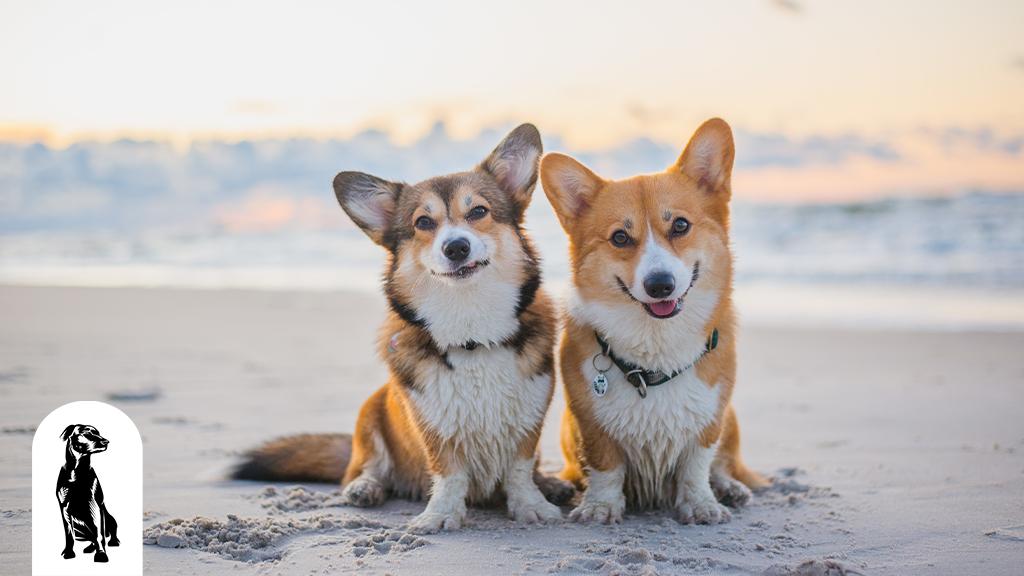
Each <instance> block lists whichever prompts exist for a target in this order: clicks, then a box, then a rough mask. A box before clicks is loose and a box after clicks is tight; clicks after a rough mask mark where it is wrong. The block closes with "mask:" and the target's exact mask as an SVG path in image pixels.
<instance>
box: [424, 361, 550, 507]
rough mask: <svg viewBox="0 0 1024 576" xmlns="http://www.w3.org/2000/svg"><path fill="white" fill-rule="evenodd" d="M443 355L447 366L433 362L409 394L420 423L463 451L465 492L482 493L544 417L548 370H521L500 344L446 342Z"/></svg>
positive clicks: (497, 478) (500, 475) (484, 494)
mask: <svg viewBox="0 0 1024 576" xmlns="http://www.w3.org/2000/svg"><path fill="white" fill-rule="evenodd" d="M448 358H449V361H450V362H451V365H452V367H453V369H451V370H449V369H447V368H443V367H439V368H438V370H437V371H436V372H434V373H433V374H432V375H430V376H429V377H428V378H425V379H423V380H422V381H421V382H422V384H421V386H422V388H421V390H420V391H417V392H413V393H412V394H410V399H411V400H412V402H413V404H414V405H415V407H416V410H417V411H418V413H419V417H420V420H421V421H422V423H423V424H424V425H426V426H427V427H429V428H430V430H431V432H432V433H434V434H437V435H438V436H440V437H441V438H442V439H444V440H445V441H449V442H451V443H453V444H455V445H456V446H457V447H458V451H459V452H460V453H461V454H463V455H464V461H463V462H462V464H463V465H464V466H465V468H466V470H467V472H468V473H469V477H470V491H471V496H472V497H474V498H486V497H487V496H488V495H489V494H490V492H491V491H492V490H493V489H494V486H495V485H496V484H497V483H498V482H499V481H501V480H503V479H504V476H505V473H506V471H507V470H508V469H509V466H510V465H511V464H512V462H513V461H514V459H515V456H516V453H517V451H518V449H519V445H520V443H521V442H522V441H523V439H524V438H526V437H527V435H529V434H530V433H532V432H533V431H534V430H536V429H537V427H538V426H540V424H541V422H542V420H543V419H544V413H545V412H546V410H547V404H548V397H549V394H550V393H551V387H552V386H553V382H552V380H551V374H541V375H538V376H533V377H530V376H528V375H524V374H522V373H521V372H520V371H519V368H518V366H517V361H516V355H515V353H514V352H513V351H512V350H510V349H508V348H504V347H500V346H492V347H491V348H490V349H487V348H485V347H483V346H480V347H478V348H477V349H475V350H465V349H461V348H452V349H450V350H449V352H448Z"/></svg>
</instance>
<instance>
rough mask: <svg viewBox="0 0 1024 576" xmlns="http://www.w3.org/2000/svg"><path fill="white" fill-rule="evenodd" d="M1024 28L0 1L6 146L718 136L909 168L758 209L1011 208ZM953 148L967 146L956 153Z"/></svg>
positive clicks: (874, 15)
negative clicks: (827, 150) (841, 197)
mask: <svg viewBox="0 0 1024 576" xmlns="http://www.w3.org/2000/svg"><path fill="white" fill-rule="evenodd" d="M161 6H162V7H161ZM1022 30H1024V2H1020V1H1017V0H970V1H935V0H932V1H899V2H892V1H891V0H889V1H876V0H861V1H857V2H853V1H849V0H846V1H841V0H830V1H817V0H814V1H811V0H775V1H769V0H736V1H732V0H728V1H704V2H686V1H642V0H641V1H634V2H628V3H627V2H600V1H593V0H592V1H587V2H557V1H539V2H534V1H519V2H505V3H494V4H488V3H483V2H479V1H447V2H358V3H356V2H351V3H349V2H333V1H324V2H303V1H289V2H253V1H250V2H216V1H210V0H205V1H202V2H192V1H178V2H174V3H172V4H163V5H158V4H154V3H143V2H52V1H34V2H11V1H4V0H0V83H2V87H0V140H14V141H33V140H42V141H45V142H47V143H49V144H51V145H58V146H60V145H66V144H67V143H69V142H72V141H75V140H79V139H87V138H88V139H99V140H111V139H116V138H121V137H129V138H136V139H157V140H170V141H173V142H175V143H176V145H179V146H180V145H187V143H188V142H190V141H193V140H197V139H198V140H204V139H213V138H216V139H227V140H240V139H251V138H265V137H291V136H312V137H317V138H327V137H340V138H345V137H350V136H352V135H353V134H355V133H357V132H359V131H362V130H365V129H367V128H376V129H381V130H384V131H387V132H388V133H389V134H390V135H391V138H392V139H393V140H394V141H396V142H410V141H413V140H416V139H418V138H420V137H422V136H423V135H424V134H426V133H427V132H428V131H429V129H430V127H431V126H432V125H433V124H434V123H435V122H436V121H438V120H443V121H444V122H445V124H446V126H447V128H448V130H449V132H450V133H451V134H452V135H453V137H456V138H470V137H472V136H474V135H476V134H477V133H478V132H479V131H480V130H481V129H482V128H485V127H489V126H506V125H509V124H511V123H514V122H521V121H532V122H534V123H535V124H537V125H538V127H539V128H540V129H541V131H542V132H543V133H545V134H554V135H558V136H559V137H561V139H562V141H563V142H564V145H565V146H566V147H570V148H573V149H579V150H599V149H603V148H607V147H610V146H614V145H617V144H621V143H623V142H626V141H628V140H631V139H634V138H638V137H647V138H650V139H652V140H655V141H657V142H663V143H668V144H673V145H677V146H679V147H680V149H681V147H682V146H683V145H684V144H685V142H686V140H687V139H688V137H689V136H690V134H692V132H693V130H694V128H695V127H696V126H697V125H698V124H699V123H700V122H701V121H702V120H704V119H706V118H708V117H711V116H721V117H723V118H725V119H727V120H728V121H729V122H730V123H731V124H732V125H733V127H734V128H735V129H737V130H743V131H747V132H750V133H756V134H774V135H781V136H783V137H785V138H790V139H795V140H802V139H807V138H813V137H826V138H836V137H841V136H843V135H855V136H857V137H860V138H864V139H866V140H868V141H878V142H883V143H886V144H887V145H891V146H893V147H895V148H896V149H897V150H899V151H900V153H901V160H902V161H901V162H898V163H893V162H890V163H888V164H886V163H885V162H878V161H875V160H871V159H867V160H864V159H860V160H858V159H851V160H850V162H852V163H846V164H844V165H843V166H834V165H833V166H831V167H829V166H824V167H817V168H814V167H811V168H813V169H811V168H808V169H801V171H800V174H799V175H798V177H796V176H795V175H794V174H795V173H794V172H793V171H792V170H789V171H787V169H786V168H785V167H783V168H778V167H774V168H770V169H768V168H766V169H763V170H754V169H751V170H750V171H748V172H747V173H746V176H743V175H740V176H741V177H746V178H753V179H754V183H755V184H756V185H757V186H758V188H757V190H758V192H757V193H758V194H762V195H767V196H772V195H786V193H787V192H786V191H787V190H788V191H789V193H790V195H793V194H794V193H793V190H795V189H800V187H801V186H805V187H807V188H808V189H812V188H815V187H817V186H819V185H820V182H821V181H822V179H824V181H831V182H833V183H834V184H835V185H836V187H837V189H842V188H844V187H846V188H849V189H851V190H864V189H865V187H867V188H872V187H874V188H875V189H877V190H882V189H884V190H898V189H901V187H907V186H909V187H914V186H917V187H925V188H928V187H937V188H942V187H949V186H953V187H956V186H970V185H975V184H977V185H984V186H989V187H995V188H1008V187H1009V188H1012V187H1016V186H1024V164H1022V159H1024V155H1022V152H1021V150H1020V148H1021V147H1020V144H1019V142H1020V141H1021V140H1020V139H1021V137H1022V135H1024V104H1022V103H1024V33H1022ZM949 134H954V135H961V136H962V135H963V134H966V135H967V136H966V137H961V138H960V139H959V140H957V141H956V142H954V144H953V146H954V148H955V147H956V146H960V148H962V150H961V152H956V151H955V150H954V153H951V152H950V149H951V148H950V144H949ZM955 139H956V138H954V140H955ZM993 142H994V144H993ZM993 150H994V151H993ZM740 153H741V154H742V150H741V151H740ZM951 154H952V155H951ZM857 162H860V163H861V164H858V163H857ZM844 174H845V180H843V181H842V182H840V181H839V180H837V179H839V178H843V177H844ZM800 178H803V179H805V180H806V182H804V184H801V183H800V182H801V181H800ZM950 179H952V183H950ZM740 181H741V182H742V178H741V179H740ZM840 184H841V185H840ZM837 194H839V192H837ZM797 195H799V194H797Z"/></svg>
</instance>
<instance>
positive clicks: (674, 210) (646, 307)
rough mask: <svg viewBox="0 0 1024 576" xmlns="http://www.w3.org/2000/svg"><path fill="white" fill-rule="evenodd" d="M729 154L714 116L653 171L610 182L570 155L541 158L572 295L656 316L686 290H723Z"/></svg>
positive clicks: (672, 311)
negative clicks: (665, 165) (562, 234)
mask: <svg viewBox="0 0 1024 576" xmlns="http://www.w3.org/2000/svg"><path fill="white" fill-rule="evenodd" d="M733 156H734V148H733V139H732V131H731V130H730V129H729V125H728V124H726V123H725V122H724V121H723V120H720V119H717V118H714V119H711V120H708V121H707V122H705V123H704V124H703V125H701V127H700V128H698V129H697V131H696V133H694V135H693V137H692V138H691V139H690V142H689V143H688V144H687V146H686V149H685V150H684V151H683V153H682V155H681V156H680V157H679V160H678V161H677V162H676V164H675V165H674V166H672V167H670V168H669V169H668V170H666V171H665V172H663V173H660V174H653V175H644V176H636V177H633V178H630V179H627V180H621V181H611V180H605V179H602V178H600V177H598V176H597V175H596V174H594V173H593V172H591V171H590V170H589V169H587V168H586V167H585V166H583V165H582V164H580V163H579V162H577V161H576V160H574V159H572V158H570V157H568V156H565V155H562V154H548V155H547V156H545V157H544V160H543V162H542V163H541V182H542V185H543V187H544V192H545V194H547V197H548V199H549V200H550V201H551V204H552V206H553V207H554V209H555V212H556V213H557V214H558V218H559V221H560V222H561V224H562V227H563V228H564V229H565V231H566V233H567V234H568V235H569V239H570V242H571V257H572V264H573V279H574V285H575V289H576V291H577V293H578V295H579V297H580V298H582V299H583V300H584V301H586V302H589V303H597V304H599V305H602V306H604V307H605V308H606V309H616V310H619V311H624V310H630V311H633V312H635V313H636V314H639V315H640V316H641V317H643V318H649V319H654V320H650V321H652V322H656V323H660V322H664V321H668V320H669V319H671V318H675V317H677V316H679V315H680V313H681V312H682V310H683V309H684V303H685V302H687V298H688V296H689V297H692V296H693V295H694V292H697V291H704V292H705V293H707V292H709V291H710V292H712V293H716V294H718V295H719V296H720V294H721V292H722V291H725V290H728V288H729V286H730V284H731V274H732V264H731V257H730V254H729V245H728V220H729V205H728V204H729V197H730V195H731V188H730V176H731V172H732V163H733ZM713 295H714V294H712V296H713ZM705 300H706V301H707V302H706V303H710V300H711V298H705ZM619 317H620V318H621V316H619ZM641 322H642V323H648V321H647V320H643V321H641Z"/></svg>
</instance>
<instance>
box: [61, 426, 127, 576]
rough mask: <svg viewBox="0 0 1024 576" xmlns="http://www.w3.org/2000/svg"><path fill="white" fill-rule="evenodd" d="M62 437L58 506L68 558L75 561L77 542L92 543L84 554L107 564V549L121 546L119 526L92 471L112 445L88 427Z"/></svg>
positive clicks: (71, 428) (71, 430)
mask: <svg viewBox="0 0 1024 576" xmlns="http://www.w3.org/2000/svg"><path fill="white" fill-rule="evenodd" d="M60 437H61V438H62V439H63V440H65V441H66V442H67V448H66V450H65V451H64V466H63V467H62V468H61V469H60V475H59V476H58V477H57V502H59V503H60V515H61V518H62V519H63V520H64V552H62V553H61V555H62V556H64V558H74V557H75V550H74V547H75V540H81V541H84V542H89V543H90V544H89V545H88V546H86V548H85V550H83V551H82V552H84V553H86V554H88V553H90V552H94V551H95V552H96V557H95V558H93V560H94V561H95V562H106V561H107V546H108V545H109V546H118V545H120V544H121V542H120V541H119V540H118V539H117V522H115V521H114V517H113V516H111V515H110V513H109V512H107V507H106V505H105V504H104V503H103V488H101V487H100V479H99V478H97V477H96V472H95V471H93V469H92V455H93V454H95V453H97V452H103V451H104V450H106V449H107V445H108V444H110V442H109V441H107V439H106V438H104V437H103V436H100V433H99V431H98V430H96V428H95V427H93V426H89V425H88V424H72V425H71V426H68V427H67V428H65V429H64V432H62V433H61V435H60Z"/></svg>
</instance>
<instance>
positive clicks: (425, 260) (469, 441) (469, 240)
mask: <svg viewBox="0 0 1024 576" xmlns="http://www.w3.org/2000/svg"><path fill="white" fill-rule="evenodd" d="M541 151H542V147H541V139H540V134H539V133H538V132H537V129H536V128H535V127H534V126H533V125H531V124H523V125H522V126H519V127H518V128H516V129H515V130H513V131H512V132H511V133H510V134H509V135H508V136H507V137H506V138H505V139H504V140H503V141H502V142H501V144H499V145H498V147H497V148H496V149H495V150H494V152H492V153H491V155H490V156H488V157H487V159H485V160H484V161H483V162H482V163H481V164H480V165H478V166H477V167H476V168H474V169H473V170H470V171H468V172H459V173H456V174H450V175H447V176H440V177H437V178H431V179H429V180H425V181H423V182H420V183H418V184H413V185H408V184H403V183H398V182H389V181H387V180H384V179H381V178H378V177H376V176H370V175H369V174H364V173H362V172H342V173H340V174H338V175H337V177H335V179H334V191H335V194H336V195H337V198H338V202H339V203H340V204H341V207H342V208H343V209H344V210H345V212H346V213H347V214H348V215H349V217H350V218H351V219H352V221H353V222H355V223H356V224H357V225H358V226H359V227H360V228H361V229H362V230H363V231H364V232H365V233H366V234H367V235H368V236H369V237H370V238H371V239H372V240H373V241H374V242H376V243H377V244H380V245H381V246H383V247H384V248H386V249H387V251H388V254H389V259H388V263H387V271H386V273H385V280H384V292H385V295H386V296H387V300H388V304H389V305H390V309H389V310H388V312H387V316H386V318H385V321H384V325H383V327H382V329H381V332H380V339H379V352H380V354H381V356H382V357H383V359H384V361H385V362H386V363H387V365H388V369H389V372H390V378H389V380H388V382H387V384H385V385H384V386H383V387H382V388H380V389H379V390H378V391H377V392H376V393H375V394H373V395H372V396H371V397H370V398H369V400H367V401H366V403H365V404H364V405H363V407H362V409H361V410H360V412H359V418H358V421H357V423H356V430H355V434H354V436H353V437H351V438H349V437H348V436H343V435H335V436H311V435H305V436H298V437H293V438H286V439H283V440H279V441H277V442H275V443H272V444H270V445H268V446H265V447H264V448H262V449H260V450H257V451H255V452H252V453H250V455H249V460H248V461H247V462H246V463H245V464H243V465H242V466H241V467H240V468H238V469H237V471H236V473H235V477H236V478H248V479H260V480H324V479H329V478H333V479H337V478H339V477H341V473H342V471H344V477H343V478H342V485H343V486H344V490H343V496H344V499H345V500H346V501H347V502H348V503H349V504H352V505H355V506H377V505H380V504H382V503H384V501H385V500H386V499H387V498H388V496H389V495H394V496H398V497H405V498H412V499H418V498H420V497H422V496H424V495H427V494H429V502H428V503H427V507H426V509H425V510H424V511H423V513H422V514H420V515H419V516H418V517H417V518H416V519H415V520H414V521H413V523H412V530H413V531H416V532H420V533H433V532H438V531H440V530H455V529H458V528H459V527H460V525H461V524H462V523H463V521H464V519H465V515H466V504H467V501H469V502H470V503H485V502H490V501H492V499H493V498H494V497H495V496H498V497H499V499H500V496H501V495H504V496H506V497H507V498H506V501H507V505H508V512H509V515H510V516H511V517H513V518H514V519H516V520H519V521H525V522H538V521H541V522H550V521H557V520H560V519H561V518H562V516H561V511H560V510H559V509H558V507H557V506H555V505H554V504H552V503H550V502H548V500H547V499H545V496H544V495H543V494H542V492H541V490H540V489H538V483H539V484H541V485H542V486H543V487H544V488H545V490H546V491H547V492H548V493H549V496H551V497H552V499H561V500H566V501H567V500H568V498H570V497H571V496H572V495H573V493H574V490H573V487H572V486H571V485H570V484H568V483H567V482H563V481H560V480H558V479H555V478H546V477H542V476H540V475H539V474H537V473H536V468H537V442H538V440H539V438H540V430H541V425H542V424H543V422H544V415H545V413H546V412H547V409H548V405H549V404H550V402H551V397H552V394H553V391H554V344H555V337H556V315H555V309H554V307H553V306H552V303H551V300H550V299H549V298H548V296H547V295H546V294H545V293H544V292H543V290H541V288H540V279H541V277H540V268H539V265H538V261H537V257H536V255H535V252H534V249H533V247H532V246H531V245H530V242H529V240H528V239H527V237H526V235H525V234H524V231H523V229H522V227H521V225H522V222H523V215H524V212H525V211H526V208H527V206H528V205H529V202H530V197H531V195H532V193H533V190H534V188H535V186H536V183H537V172H538V165H539V161H540V156H541ZM349 455H350V456H351V457H349ZM535 477H536V478H535Z"/></svg>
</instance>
